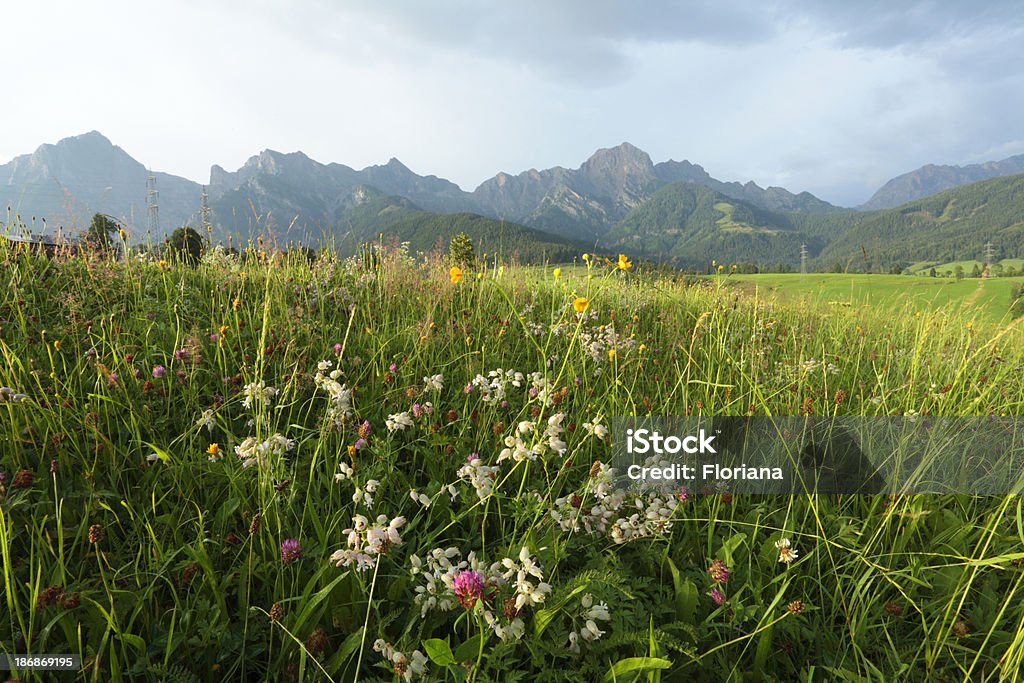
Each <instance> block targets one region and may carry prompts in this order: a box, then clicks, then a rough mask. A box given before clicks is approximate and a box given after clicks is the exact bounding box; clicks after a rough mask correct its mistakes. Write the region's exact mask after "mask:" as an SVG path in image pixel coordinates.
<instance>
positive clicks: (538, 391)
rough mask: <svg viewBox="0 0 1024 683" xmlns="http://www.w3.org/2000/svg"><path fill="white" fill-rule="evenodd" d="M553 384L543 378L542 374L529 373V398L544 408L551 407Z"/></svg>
mask: <svg viewBox="0 0 1024 683" xmlns="http://www.w3.org/2000/svg"><path fill="white" fill-rule="evenodd" d="M554 389H555V383H554V382H553V381H551V380H550V379H548V378H547V377H545V376H544V373H542V372H531V373H530V389H529V392H528V393H529V396H530V398H532V399H534V400H536V401H537V402H538V403H542V404H544V405H546V406H550V405H552V404H553V403H554V402H555V401H554V398H555V396H554Z"/></svg>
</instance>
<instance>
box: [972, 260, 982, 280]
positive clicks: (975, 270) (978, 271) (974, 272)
mask: <svg viewBox="0 0 1024 683" xmlns="http://www.w3.org/2000/svg"><path fill="white" fill-rule="evenodd" d="M971 277H981V266H979V265H978V264H977V263H975V264H974V268H971Z"/></svg>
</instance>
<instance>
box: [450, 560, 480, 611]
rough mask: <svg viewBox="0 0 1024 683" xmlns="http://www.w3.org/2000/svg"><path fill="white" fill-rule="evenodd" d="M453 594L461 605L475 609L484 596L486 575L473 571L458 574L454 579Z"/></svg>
mask: <svg viewBox="0 0 1024 683" xmlns="http://www.w3.org/2000/svg"><path fill="white" fill-rule="evenodd" d="M452 592H453V593H455V597H457V598H458V599H459V604H460V605H462V606H463V607H464V608H466V609H473V606H474V605H476V601H477V600H479V599H480V598H482V597H483V595H484V575H483V574H481V573H480V572H478V571H474V570H471V569H470V570H465V571H460V572H457V573H456V574H455V576H454V577H452Z"/></svg>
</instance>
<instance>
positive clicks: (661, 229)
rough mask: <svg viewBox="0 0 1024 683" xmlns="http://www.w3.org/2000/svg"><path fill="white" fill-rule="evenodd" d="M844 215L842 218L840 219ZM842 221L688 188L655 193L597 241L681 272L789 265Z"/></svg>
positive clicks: (816, 246)
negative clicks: (718, 265) (742, 264)
mask: <svg viewBox="0 0 1024 683" xmlns="http://www.w3.org/2000/svg"><path fill="white" fill-rule="evenodd" d="M841 215H845V214H841ZM841 221H842V219H839V218H837V217H836V216H832V215H828V216H826V215H822V214H815V215H813V216H810V215H800V214H790V213H784V212H777V211H769V210H766V209H762V208H759V207H757V206H754V205H752V204H749V203H747V202H744V201H740V200H736V199H733V198H731V197H727V196H725V195H723V194H722V193H720V192H716V191H715V190H712V189H710V188H708V187H705V186H702V185H698V184H696V183H693V182H678V183H673V184H671V185H668V186H666V187H663V188H662V189H660V190H658V191H657V192H655V193H654V195H653V196H651V198H650V199H648V200H647V201H646V202H644V203H643V204H641V205H640V206H638V207H637V208H636V209H634V210H633V211H631V212H630V213H629V214H628V215H627V216H626V217H625V218H623V219H622V221H621V222H619V224H618V225H616V226H615V227H614V228H613V229H612V230H611V231H610V232H609V233H608V235H607V236H606V237H605V239H604V240H603V241H602V245H603V246H606V247H608V248H615V249H621V250H623V251H628V252H630V253H635V254H642V255H645V256H649V257H651V258H659V259H663V260H667V261H671V262H673V263H675V264H676V265H680V266H696V267H705V266H707V265H708V264H709V263H710V262H711V261H712V260H717V261H719V262H726V263H728V262H739V261H753V262H757V263H762V264H764V263H790V264H792V263H794V262H798V261H799V253H800V245H801V244H806V245H807V249H808V251H809V252H810V253H811V254H812V255H814V254H817V253H818V252H819V251H820V250H821V249H822V248H823V247H824V245H825V243H826V241H827V238H828V236H829V234H830V232H831V231H832V230H834V229H835V226H836V225H838V224H840V222H841Z"/></svg>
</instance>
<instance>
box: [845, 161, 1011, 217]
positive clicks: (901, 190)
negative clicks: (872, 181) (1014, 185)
mask: <svg viewBox="0 0 1024 683" xmlns="http://www.w3.org/2000/svg"><path fill="white" fill-rule="evenodd" d="M1018 173H1024V154H1019V155H1017V156H1013V157H1009V158H1007V159H1003V160H1001V161H987V162H985V163H983V164H969V165H967V166H949V165H936V164H928V165H926V166H922V167H921V168H919V169H917V170H914V171H911V172H910V173H904V174H903V175H899V176H896V177H895V178H893V179H892V180H890V181H888V182H887V183H886V184H885V185H883V186H882V187H880V188H879V189H878V191H877V192H875V194H874V195H872V196H871V199H869V200H868V201H866V202H865V203H864V204H862V205H861V206H860V209H861V210H864V211H872V210H876V209H889V208H893V207H896V206H899V205H901V204H905V203H907V202H910V201H913V200H915V199H921V198H923V197H928V196H930V195H933V194H937V193H939V192H941V191H943V190H948V189H950V188H953V187H959V186H960V185H969V184H971V183H976V182H978V181H980V180H988V179H989V178H998V177H1001V176H1008V175H1016V174H1018Z"/></svg>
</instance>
